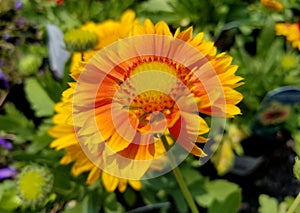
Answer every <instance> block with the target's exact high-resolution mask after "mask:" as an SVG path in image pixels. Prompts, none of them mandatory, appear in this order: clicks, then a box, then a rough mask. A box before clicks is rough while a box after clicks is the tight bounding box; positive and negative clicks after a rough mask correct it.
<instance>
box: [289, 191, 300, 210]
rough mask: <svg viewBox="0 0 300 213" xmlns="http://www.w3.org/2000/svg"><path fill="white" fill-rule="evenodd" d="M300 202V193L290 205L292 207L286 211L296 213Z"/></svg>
mask: <svg viewBox="0 0 300 213" xmlns="http://www.w3.org/2000/svg"><path fill="white" fill-rule="evenodd" d="M299 203H300V193H299V194H298V195H297V197H296V198H295V200H294V202H293V203H292V205H291V206H290V208H289V209H288V211H287V212H286V213H294V212H295V210H296V208H297V207H298V205H299Z"/></svg>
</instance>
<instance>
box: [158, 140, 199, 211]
mask: <svg viewBox="0 0 300 213" xmlns="http://www.w3.org/2000/svg"><path fill="white" fill-rule="evenodd" d="M161 140H162V142H163V144H164V147H165V149H166V150H169V149H170V146H169V144H168V142H167V139H166V136H165V135H163V136H161ZM169 158H170V161H171V165H172V166H174V169H173V173H174V175H175V178H176V180H177V183H178V185H179V187H180V189H181V191H182V193H183V196H184V197H185V200H186V202H187V203H188V205H189V207H190V209H191V211H192V213H199V211H198V208H197V206H196V204H195V202H194V199H193V197H192V195H191V193H190V191H189V189H188V187H187V185H186V184H185V182H184V179H183V177H182V174H181V172H180V169H179V167H177V166H176V161H175V159H174V156H173V155H172V153H169Z"/></svg>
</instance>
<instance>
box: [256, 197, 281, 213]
mask: <svg viewBox="0 0 300 213" xmlns="http://www.w3.org/2000/svg"><path fill="white" fill-rule="evenodd" d="M258 201H259V205H260V207H259V209H258V212H259V213H270V212H272V213H276V212H278V201H277V200H276V199H275V198H272V197H269V196H268V195H265V194H262V195H260V196H259V198H258Z"/></svg>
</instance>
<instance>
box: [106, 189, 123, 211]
mask: <svg viewBox="0 0 300 213" xmlns="http://www.w3.org/2000/svg"><path fill="white" fill-rule="evenodd" d="M104 212H105V213H123V212H125V209H124V207H123V206H122V205H121V204H120V203H119V202H118V201H117V198H116V195H115V194H114V193H110V194H108V195H107V197H106V199H105V201H104Z"/></svg>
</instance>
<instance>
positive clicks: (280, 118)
mask: <svg viewBox="0 0 300 213" xmlns="http://www.w3.org/2000/svg"><path fill="white" fill-rule="evenodd" d="M290 114H291V107H290V106H288V105H282V104H280V103H277V102H273V103H271V105H270V106H269V107H268V108H267V109H265V110H264V111H263V112H262V113H261V114H260V121H261V122H262V123H263V124H264V125H276V124H280V123H282V122H284V121H286V120H287V119H288V118H289V117H290Z"/></svg>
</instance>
